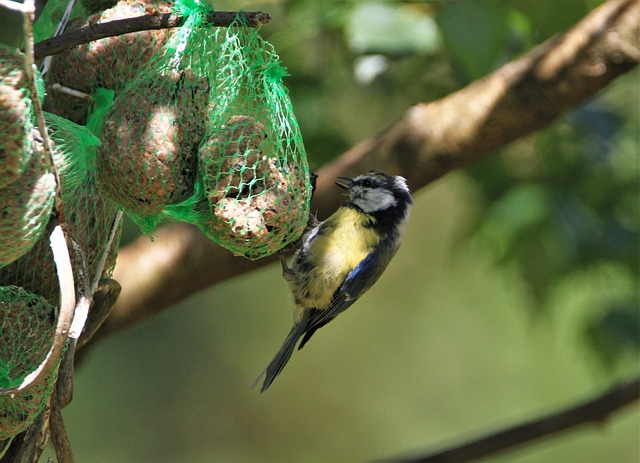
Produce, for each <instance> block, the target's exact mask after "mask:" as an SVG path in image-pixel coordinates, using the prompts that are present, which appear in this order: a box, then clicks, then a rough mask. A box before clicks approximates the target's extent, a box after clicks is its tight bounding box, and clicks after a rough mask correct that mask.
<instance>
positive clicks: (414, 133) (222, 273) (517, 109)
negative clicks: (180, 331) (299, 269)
mask: <svg viewBox="0 0 640 463" xmlns="http://www.w3.org/2000/svg"><path fill="white" fill-rule="evenodd" d="M638 10H639V8H638V1H637V0H614V1H610V2H606V3H604V4H603V5H601V6H600V7H599V8H597V9H596V10H594V11H593V12H591V13H590V14H589V15H588V16H586V17H585V18H584V19H583V20H582V21H581V22H580V23H578V24H577V25H576V26H575V27H574V28H572V29H571V30H569V31H568V32H567V33H566V34H564V35H562V36H560V37H558V38H556V39H553V40H551V41H548V42H546V43H544V44H542V45H540V46H539V47H537V48H536V49H534V50H533V51H531V52H530V53H528V54H527V55H525V56H523V57H522V58H520V59H518V60H516V61H513V62H511V63H508V64H506V65H505V66H503V67H501V68H500V69H498V70H497V71H495V72H493V73H492V74H490V75H488V76H487V77H485V78H483V79H481V80H478V81H476V82H474V83H472V84H471V85H469V86H468V87H466V88H463V89H462V90H460V91H458V92H455V93H453V94H451V95H449V96H447V97H445V98H443V99H441V100H437V101H434V102H431V103H424V104H418V105H416V106H414V107H412V108H409V110H408V111H407V112H406V113H405V115H404V116H403V117H402V118H401V119H400V120H398V121H397V122H396V123H394V124H393V125H392V126H390V127H389V128H387V129H386V130H384V131H382V132H380V133H378V134H376V135H374V136H373V137H371V138H370V139H368V140H365V141H363V142H361V143H360V144H358V145H357V146H355V147H354V148H352V149H351V150H349V151H347V152H346V153H344V154H343V155H341V156H340V157H339V158H338V159H336V160H335V161H334V162H332V163H330V164H329V165H327V166H325V167H324V168H323V169H322V170H321V171H320V173H319V174H320V177H319V178H318V188H317V191H316V195H315V199H314V204H313V209H314V210H318V211H319V216H320V217H325V216H326V215H328V213H329V212H330V211H332V210H334V209H335V207H336V206H337V202H338V201H339V195H338V194H336V191H335V189H334V188H333V180H334V179H335V177H336V176H339V175H356V174H360V173H362V172H365V171H367V170H369V169H371V168H377V169H384V170H386V171H388V172H389V173H393V174H400V175H403V176H405V177H406V178H407V179H408V180H409V184H410V186H411V187H412V189H413V190H414V191H415V190H418V189H420V188H422V187H424V186H425V185H427V184H428V183H430V182H432V181H434V180H435V179H437V178H439V177H441V176H443V175H444V174H446V173H447V172H450V171H452V170H454V169H456V168H459V167H461V166H464V165H466V164H469V163H470V162H472V161H475V160H477V159H481V158H482V157H484V156H487V155H489V154H491V153H492V152H493V151H494V150H496V149H498V148H499V147H501V146H504V145H506V144H507V143H509V142H511V141H513V140H515V139H516V138H518V137H521V136H523V135H527V134H530V133H532V132H535V131H536V130H539V129H540V128H542V127H544V126H547V125H549V124H550V123H552V122H553V121H554V120H555V119H557V117H558V116H560V115H561V114H562V113H563V112H565V111H566V110H568V109H570V108H573V107H575V106H577V105H579V104H580V103H582V102H584V101H585V100H587V99H589V98H591V97H592V96H594V95H595V94H596V93H597V92H598V91H600V90H602V89H603V88H605V87H606V86H607V85H608V84H609V83H610V82H611V81H612V80H613V79H615V78H616V77H618V76H620V75H622V74H624V73H626V72H628V71H630V70H631V69H633V68H634V67H635V66H636V65H637V64H638V61H640V45H639V44H638V35H639V19H638V18H639V16H640V12H639V11H638ZM271 261H272V259H263V260H261V261H258V262H249V261H246V260H244V259H242V258H236V257H233V256H232V255H231V253H229V252H228V251H225V250H223V249H221V248H219V247H218V246H216V245H214V244H213V243H212V242H210V241H209V240H208V239H207V238H205V237H204V235H202V234H201V233H200V232H199V231H198V230H197V229H195V228H193V227H191V226H188V225H182V224H175V225H171V226H168V227H165V228H163V229H161V230H160V232H159V233H158V236H157V237H156V239H155V240H154V242H153V243H152V242H149V240H148V239H147V238H144V237H143V238H140V239H139V240H137V241H136V242H134V243H132V244H131V245H129V246H127V247H126V248H124V249H123V250H122V251H121V253H120V256H119V258H118V265H117V267H116V271H115V275H114V278H115V279H116V280H118V281H119V282H120V283H121V284H122V287H123V288H122V294H121V296H120V299H119V300H118V302H117V303H116V306H115V307H114V311H113V313H112V315H111V316H110V317H109V319H108V320H107V321H106V322H105V324H104V326H103V329H102V330H101V332H98V335H97V336H96V338H100V337H102V336H104V335H106V334H109V333H112V332H115V331H118V330H120V329H122V328H124V327H125V326H127V325H130V324H131V323H134V322H137V321H139V320H142V319H144V318H146V317H149V316H151V315H153V314H154V313H156V312H159V311H160V310H162V309H164V308H167V307H169V306H171V305H172V304H174V303H176V302H177V301H180V300H182V299H184V298H185V297H187V296H189V295H191V294H193V293H195V292H197V291H200V290H202V289H205V288H207V287H209V286H212V285H214V284H217V283H220V282H222V281H225V280H227V279H229V278H233V277H235V276H237V275H240V274H242V273H244V272H247V271H249V270H253V269H255V268H257V267H258V266H260V265H263V264H266V263H269V262H271Z"/></svg>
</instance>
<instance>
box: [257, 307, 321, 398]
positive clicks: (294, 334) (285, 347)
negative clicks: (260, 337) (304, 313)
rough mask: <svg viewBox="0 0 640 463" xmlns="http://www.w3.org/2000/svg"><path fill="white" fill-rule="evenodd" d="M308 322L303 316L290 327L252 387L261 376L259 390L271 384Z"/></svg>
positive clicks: (288, 357)
mask: <svg viewBox="0 0 640 463" xmlns="http://www.w3.org/2000/svg"><path fill="white" fill-rule="evenodd" d="M308 324H309V319H308V317H303V319H302V320H301V321H300V323H299V324H297V325H294V326H293V328H291V331H289V334H288V335H287V339H285V340H284V343H282V347H280V350H279V351H278V353H277V354H276V355H275V357H273V360H271V362H270V363H269V365H268V366H267V368H266V369H265V370H264V371H263V372H262V373H260V376H258V377H257V378H256V380H255V381H254V383H253V386H251V388H252V389H253V388H254V387H256V385H257V384H258V383H259V382H260V380H261V379H262V378H263V377H264V383H262V387H261V388H260V392H264V391H266V390H267V389H268V388H269V386H271V383H272V382H273V380H274V379H276V376H278V375H279V374H280V372H281V371H282V370H283V368H284V367H285V365H286V364H287V362H288V361H289V359H290V358H291V355H292V354H293V351H294V350H295V348H296V344H297V343H298V340H299V339H300V337H302V335H303V334H304V333H305V331H306V329H307V325H308Z"/></svg>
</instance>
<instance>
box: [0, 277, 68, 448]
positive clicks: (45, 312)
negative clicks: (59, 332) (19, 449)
mask: <svg viewBox="0 0 640 463" xmlns="http://www.w3.org/2000/svg"><path fill="white" fill-rule="evenodd" d="M55 323H56V313H55V308H54V307H53V306H52V305H51V304H49V303H48V302H47V301H46V300H45V299H44V298H42V297H40V296H37V295H35V294H33V293H31V292H29V291H26V290H24V289H22V288H18V287H16V286H1V287H0V387H1V388H12V387H16V386H19V385H20V384H21V383H22V381H23V380H24V378H25V377H26V376H27V375H29V374H30V373H32V372H33V371H34V370H35V369H36V368H37V367H38V365H40V363H41V362H42V361H43V360H44V359H45V357H46V354H47V352H48V351H49V349H50V347H51V344H52V342H53V337H54V333H55ZM55 376H56V374H55V370H54V373H52V374H51V375H50V377H49V378H47V380H46V381H44V382H43V383H41V384H40V385H37V386H35V387H34V388H32V389H30V390H29V391H28V392H25V393H18V394H15V395H13V396H0V440H4V439H8V438H10V437H12V436H15V435H17V434H19V433H21V432H22V431H24V430H25V429H27V428H28V427H29V425H30V424H31V423H33V421H34V419H35V418H36V417H37V416H38V414H39V413H40V412H41V411H42V409H43V407H44V406H45V405H46V403H47V401H48V399H49V397H50V396H51V393H52V390H53V384H54V380H55Z"/></svg>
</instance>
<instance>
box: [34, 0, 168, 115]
mask: <svg viewBox="0 0 640 463" xmlns="http://www.w3.org/2000/svg"><path fill="white" fill-rule="evenodd" d="M65 3H66V2H65ZM114 3H115V2H114ZM171 8H172V7H171V3H169V2H166V1H161V2H152V1H149V0H121V1H119V2H118V3H117V4H116V5H115V6H113V7H111V8H109V9H107V10H105V11H103V12H101V13H96V14H94V15H91V16H89V17H88V18H87V19H77V20H75V21H72V22H70V23H69V25H68V26H67V28H66V31H72V30H75V29H79V28H81V27H85V26H90V25H95V24H102V23H105V22H109V21H114V20H117V19H126V18H132V17H137V16H143V15H145V14H157V13H170V12H171ZM171 34H172V32H171V29H160V30H150V31H140V32H132V33H130V34H124V35H120V36H116V37H106V38H103V39H100V40H96V41H94V42H90V43H88V44H83V45H79V46H77V47H75V48H73V49H71V50H69V51H66V52H64V53H61V54H59V55H56V56H54V58H53V60H52V63H51V69H50V70H49V72H48V74H47V76H46V80H47V83H48V84H49V97H50V101H51V103H52V105H53V107H54V108H55V112H56V114H59V115H61V116H64V117H65V118H67V119H69V120H71V121H73V122H76V123H78V124H85V123H86V122H87V117H88V114H89V111H90V100H87V99H82V98H78V97H77V96H73V95H70V94H69V93H65V92H62V91H60V90H57V89H56V88H55V87H53V86H52V84H60V85H62V86H64V87H68V88H71V89H74V90H79V91H81V92H83V93H85V94H92V93H93V92H94V91H95V90H96V88H106V89H112V90H119V89H121V88H123V87H124V86H125V85H126V84H128V83H129V82H130V81H131V80H132V79H133V78H134V77H135V76H136V75H137V74H138V72H139V70H140V68H141V67H142V66H143V65H144V64H146V63H147V62H148V61H149V60H150V59H151V58H152V57H153V56H155V55H157V54H158V53H159V52H160V50H161V49H162V46H163V45H164V44H165V43H166V42H167V40H168V38H169V37H170V36H171Z"/></svg>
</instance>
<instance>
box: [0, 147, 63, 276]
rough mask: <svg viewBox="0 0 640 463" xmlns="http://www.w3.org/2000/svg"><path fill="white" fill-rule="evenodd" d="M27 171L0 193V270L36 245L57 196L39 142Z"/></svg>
mask: <svg viewBox="0 0 640 463" xmlns="http://www.w3.org/2000/svg"><path fill="white" fill-rule="evenodd" d="M31 147H32V150H33V153H32V155H31V160H30V161H29V163H28V165H27V168H26V170H25V171H24V172H23V173H22V175H21V176H20V177H19V178H18V179H17V180H15V181H14V182H13V183H11V184H10V185H8V186H6V187H4V188H2V189H0V267H3V266H5V265H7V264H10V263H11V262H13V261H14V260H16V259H17V258H19V257H20V256H22V255H23V254H25V253H26V252H27V251H29V250H30V249H31V248H32V247H33V245H34V244H35V243H36V241H37V240H38V238H39V237H40V236H41V235H42V233H43V232H44V229H45V227H46V225H47V223H48V222H49V217H50V215H51V211H52V210H53V203H54V199H55V192H56V181H55V177H54V175H53V173H52V172H51V171H50V170H49V168H48V166H47V165H46V164H45V162H44V148H43V145H42V143H41V142H40V141H37V140H34V141H33V143H32V144H31Z"/></svg>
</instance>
